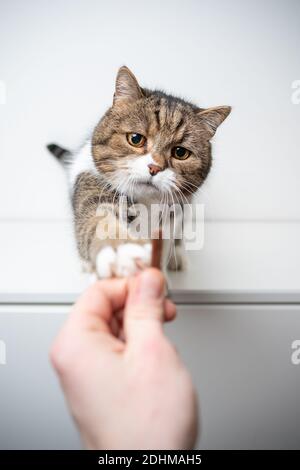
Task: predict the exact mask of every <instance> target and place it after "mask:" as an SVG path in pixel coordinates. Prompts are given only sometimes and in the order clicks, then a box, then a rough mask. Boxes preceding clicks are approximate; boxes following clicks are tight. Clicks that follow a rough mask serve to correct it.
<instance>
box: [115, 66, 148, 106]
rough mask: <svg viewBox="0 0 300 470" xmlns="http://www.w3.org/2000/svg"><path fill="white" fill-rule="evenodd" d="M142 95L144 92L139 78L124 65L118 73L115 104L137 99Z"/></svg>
mask: <svg viewBox="0 0 300 470" xmlns="http://www.w3.org/2000/svg"><path fill="white" fill-rule="evenodd" d="M142 97H143V92H142V90H141V88H140V86H139V84H138V81H137V79H136V78H135V76H134V75H133V73H132V72H131V71H130V70H129V68H128V67H126V66H125V65H123V67H121V68H120V69H119V71H118V74H117V79H116V89H115V94H114V104H118V103H122V102H124V101H127V102H130V101H136V100H138V99H140V98H142Z"/></svg>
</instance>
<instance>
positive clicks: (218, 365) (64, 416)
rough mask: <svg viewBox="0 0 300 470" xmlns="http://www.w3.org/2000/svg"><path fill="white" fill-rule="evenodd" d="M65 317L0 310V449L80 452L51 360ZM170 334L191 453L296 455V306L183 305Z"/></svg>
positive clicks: (299, 408) (32, 309)
mask: <svg viewBox="0 0 300 470" xmlns="http://www.w3.org/2000/svg"><path fill="white" fill-rule="evenodd" d="M48 300H49V299H48ZM53 300H54V299H53ZM68 309H69V306H66V305H65V306H62V305H60V306H59V305H50V304H48V306H42V305H28V306H26V307H24V305H22V306H20V305H19V306H17V305H14V306H12V305H10V306H9V305H7V306H6V307H4V306H2V307H1V312H2V313H0V336H1V337H2V338H3V339H4V340H5V344H6V349H7V363H6V365H5V366H3V365H2V366H1V365H0V389H1V399H0V416H1V431H0V448H1V449H16V448H23V449H66V448H67V449H77V448H80V446H81V444H80V440H79V437H78V434H77V431H76V429H75V427H74V424H73V422H72V419H71V418H70V416H69V413H68V410H67V408H66V404H65V402H64V399H63V396H62V394H61V391H60V388H59V385H58V382H57V379H56V377H55V375H54V372H53V371H52V369H51V367H50V364H49V360H48V351H49V347H50V344H51V342H52V340H53V338H54V337H55V335H56V333H57V332H58V330H59V328H60V326H61V325H62V323H63V322H64V320H65V318H66V315H67V311H68ZM5 311H6V312H7V313H3V312H5ZM167 333H168V335H169V336H170V337H171V339H172V340H173V341H174V343H175V344H176V346H177V348H178V350H179V352H180V354H181V355H182V357H183V359H184V361H185V363H186V364H187V366H188V367H189V369H190V371H191V373H192V377H193V380H194V383H195V385H196V387H197V391H198V397H199V403H200V411H201V434H200V436H199V440H198V443H197V448H201V449H215V448H222V449H232V448H236V449H248V448H249V449H251V448H253V449H255V448H256V449H259V448H261V449H264V448H270V449H271V448H274V449H276V448H280V449H285V448H298V447H299V442H300V426H299V423H300V395H299V388H300V365H298V366H297V365H293V364H292V362H291V354H292V349H291V345H292V342H293V341H294V340H295V339H299V336H300V335H299V333H300V305H297V306H296V305H281V306H274V305H272V306H271V305H267V304H263V305H247V306H245V305H240V304H235V305H226V306H225V305H213V304H206V305H193V306H192V305H182V306H180V308H179V315H178V318H177V320H176V322H174V323H173V324H172V325H168V326H167ZM100 398H101V397H100Z"/></svg>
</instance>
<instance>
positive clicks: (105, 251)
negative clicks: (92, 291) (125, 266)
mask: <svg viewBox="0 0 300 470" xmlns="http://www.w3.org/2000/svg"><path fill="white" fill-rule="evenodd" d="M116 259H117V253H116V252H115V250H114V249H113V248H112V247H111V246H105V247H104V248H102V250H100V251H99V253H98V254H97V258H96V270H97V274H98V277H99V278H100V279H107V278H109V277H112V276H113V275H114V267H115V264H116Z"/></svg>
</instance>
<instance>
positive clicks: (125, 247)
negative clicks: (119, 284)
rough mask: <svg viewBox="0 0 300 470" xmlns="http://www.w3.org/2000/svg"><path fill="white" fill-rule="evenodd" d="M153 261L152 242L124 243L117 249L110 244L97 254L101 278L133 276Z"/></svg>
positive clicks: (97, 265)
mask: <svg viewBox="0 0 300 470" xmlns="http://www.w3.org/2000/svg"><path fill="white" fill-rule="evenodd" d="M150 263H151V244H150V243H146V244H144V245H141V244H139V243H124V244H122V245H119V246H118V247H117V249H116V250H114V249H113V248H112V247H110V246H106V247H104V248H102V250H100V251H99V253H98V254H97V259H96V269H97V274H98V277H99V278H100V279H106V278H110V277H113V276H118V277H125V276H131V275H133V274H135V273H136V272H138V271H139V270H140V269H143V268H145V267H147V266H150Z"/></svg>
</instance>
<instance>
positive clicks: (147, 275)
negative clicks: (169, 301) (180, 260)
mask: <svg viewBox="0 0 300 470" xmlns="http://www.w3.org/2000/svg"><path fill="white" fill-rule="evenodd" d="M164 298H165V279H164V276H163V274H162V273H161V271H159V270H158V269H154V268H150V269H146V270H144V271H142V272H141V273H140V274H138V275H137V276H135V277H133V278H131V279H130V281H129V284H128V297H127V302H126V306H125V315H124V330H125V337H126V341H128V342H129V343H130V342H138V341H140V340H143V338H145V337H147V336H149V335H153V334H157V333H161V332H162V323H163V319H164V313H165V312H164Z"/></svg>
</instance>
